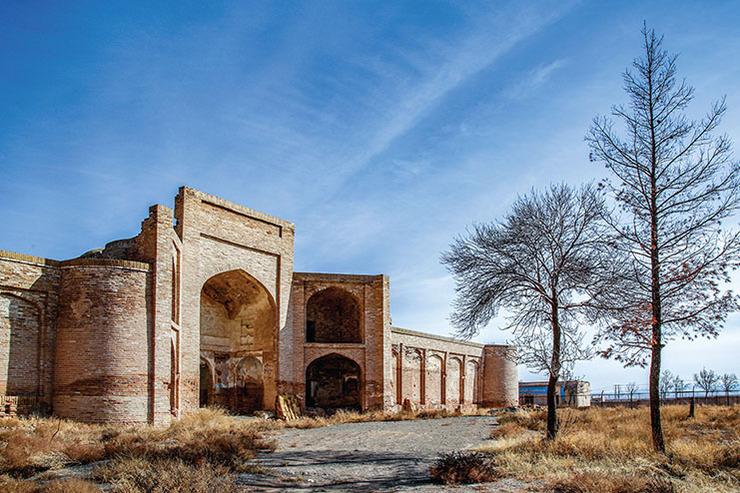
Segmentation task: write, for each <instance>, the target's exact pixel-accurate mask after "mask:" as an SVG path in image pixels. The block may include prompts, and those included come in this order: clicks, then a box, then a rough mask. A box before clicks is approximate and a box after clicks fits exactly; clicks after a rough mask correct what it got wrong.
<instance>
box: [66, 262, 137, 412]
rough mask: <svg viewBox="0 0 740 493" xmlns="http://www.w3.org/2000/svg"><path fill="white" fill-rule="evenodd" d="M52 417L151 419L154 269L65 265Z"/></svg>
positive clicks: (130, 264) (125, 264)
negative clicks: (151, 275)
mask: <svg viewBox="0 0 740 493" xmlns="http://www.w3.org/2000/svg"><path fill="white" fill-rule="evenodd" d="M61 269H62V275H61V290H60V303H59V305H60V310H59V318H58V332H57V347H56V357H55V358H56V359H55V361H56V363H55V369H54V398H53V412H54V414H56V415H57V416H59V417H62V418H69V419H74V420H78V421H87V422H103V421H105V422H126V423H131V422H147V421H148V417H149V407H150V403H149V393H150V392H149V378H148V375H149V359H150V358H149V354H150V352H151V351H150V347H149V346H150V342H149V335H148V334H149V330H148V318H149V317H148V313H147V311H148V303H147V300H148V296H149V292H148V291H149V265H148V264H146V263H140V262H132V261H126V260H107V259H77V260H72V261H68V262H64V263H62V267H61Z"/></svg>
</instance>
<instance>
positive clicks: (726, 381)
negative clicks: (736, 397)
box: [719, 373, 739, 406]
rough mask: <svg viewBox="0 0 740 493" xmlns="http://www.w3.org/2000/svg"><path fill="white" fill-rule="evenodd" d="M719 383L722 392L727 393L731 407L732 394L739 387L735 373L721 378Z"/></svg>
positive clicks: (726, 398)
mask: <svg viewBox="0 0 740 493" xmlns="http://www.w3.org/2000/svg"><path fill="white" fill-rule="evenodd" d="M719 383H720V385H721V386H722V390H724V391H725V400H726V401H727V405H728V406H729V405H730V392H732V391H733V390H735V389H736V388H737V387H738V383H739V382H738V380H737V375H735V374H734V373H725V374H723V375H722V376H720V377H719Z"/></svg>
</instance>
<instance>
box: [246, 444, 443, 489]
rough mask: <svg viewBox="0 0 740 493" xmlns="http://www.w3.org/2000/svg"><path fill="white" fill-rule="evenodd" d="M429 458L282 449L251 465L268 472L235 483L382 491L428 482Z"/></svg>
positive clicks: (357, 452)
mask: <svg viewBox="0 0 740 493" xmlns="http://www.w3.org/2000/svg"><path fill="white" fill-rule="evenodd" d="M433 460H434V457H417V456H413V455H409V454H397V453H377V452H366V451H360V450H354V451H353V450H336V451H334V450H316V451H295V452H292V453H291V451H288V450H286V451H279V452H274V453H272V454H269V455H265V456H262V457H260V458H258V459H257V460H256V461H255V465H258V466H261V467H263V468H265V469H266V470H267V471H268V473H267V474H241V475H239V480H238V483H239V484H240V485H244V486H251V487H253V488H254V489H253V491H295V492H299V491H348V490H351V491H359V492H371V491H383V490H389V489H397V488H401V487H415V486H420V485H423V484H430V483H431V478H430V476H429V466H430V465H431V463H432V462H433ZM370 468H371V469H372V470H373V472H372V475H371V476H369V475H368V474H367V473H368V469H370Z"/></svg>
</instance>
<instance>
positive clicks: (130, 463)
mask: <svg viewBox="0 0 740 493" xmlns="http://www.w3.org/2000/svg"><path fill="white" fill-rule="evenodd" d="M95 475H96V478H97V479H99V480H102V481H104V482H106V483H110V484H112V485H113V491H114V492H116V493H167V492H172V491H177V492H179V493H209V492H213V491H218V492H223V493H230V492H235V491H237V489H236V485H235V483H234V476H233V475H232V474H230V470H229V468H227V467H225V466H219V465H214V464H211V463H209V462H202V463H200V464H198V465H194V464H190V463H187V462H185V461H183V460H180V459H173V458H157V459H150V458H143V457H133V456H128V457H118V458H116V459H115V460H113V461H111V462H110V463H108V464H106V465H105V466H102V467H101V468H99V469H98V470H97V471H96V474H95Z"/></svg>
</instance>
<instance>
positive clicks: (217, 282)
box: [200, 270, 277, 414]
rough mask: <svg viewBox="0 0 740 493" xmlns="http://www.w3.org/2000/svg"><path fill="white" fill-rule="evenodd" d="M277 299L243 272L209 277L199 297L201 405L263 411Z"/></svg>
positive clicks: (272, 365)
mask: <svg viewBox="0 0 740 493" xmlns="http://www.w3.org/2000/svg"><path fill="white" fill-rule="evenodd" d="M276 319H277V310H276V307H275V300H274V299H273V297H272V296H271V295H270V293H269V292H268V291H267V289H266V288H265V287H264V286H263V285H262V284H261V283H259V282H258V281H257V280H256V279H254V278H253V277H252V276H250V275H249V274H247V273H246V272H244V271H243V270H234V271H229V272H223V273H221V274H218V275H216V276H213V277H212V278H210V279H209V280H208V281H207V282H206V283H205V284H204V285H203V289H202V291H201V296H200V356H201V362H202V363H201V368H202V370H201V372H202V373H203V372H208V375H205V374H203V375H202V377H201V386H203V385H204V384H205V383H208V382H210V383H211V385H210V387H209V388H208V389H201V392H200V395H201V403H200V404H201V406H204V405H219V406H222V407H225V408H227V409H229V410H231V411H232V412H236V413H239V414H248V413H251V412H253V411H256V410H259V409H265V408H267V407H269V406H267V402H268V401H269V400H270V399H272V400H274V398H275V396H274V395H273V396H269V395H266V392H265V388H266V387H272V386H270V385H266V383H267V382H266V381H265V375H266V374H273V371H274V369H275V364H276V355H275V333H276V330H275V324H276Z"/></svg>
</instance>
